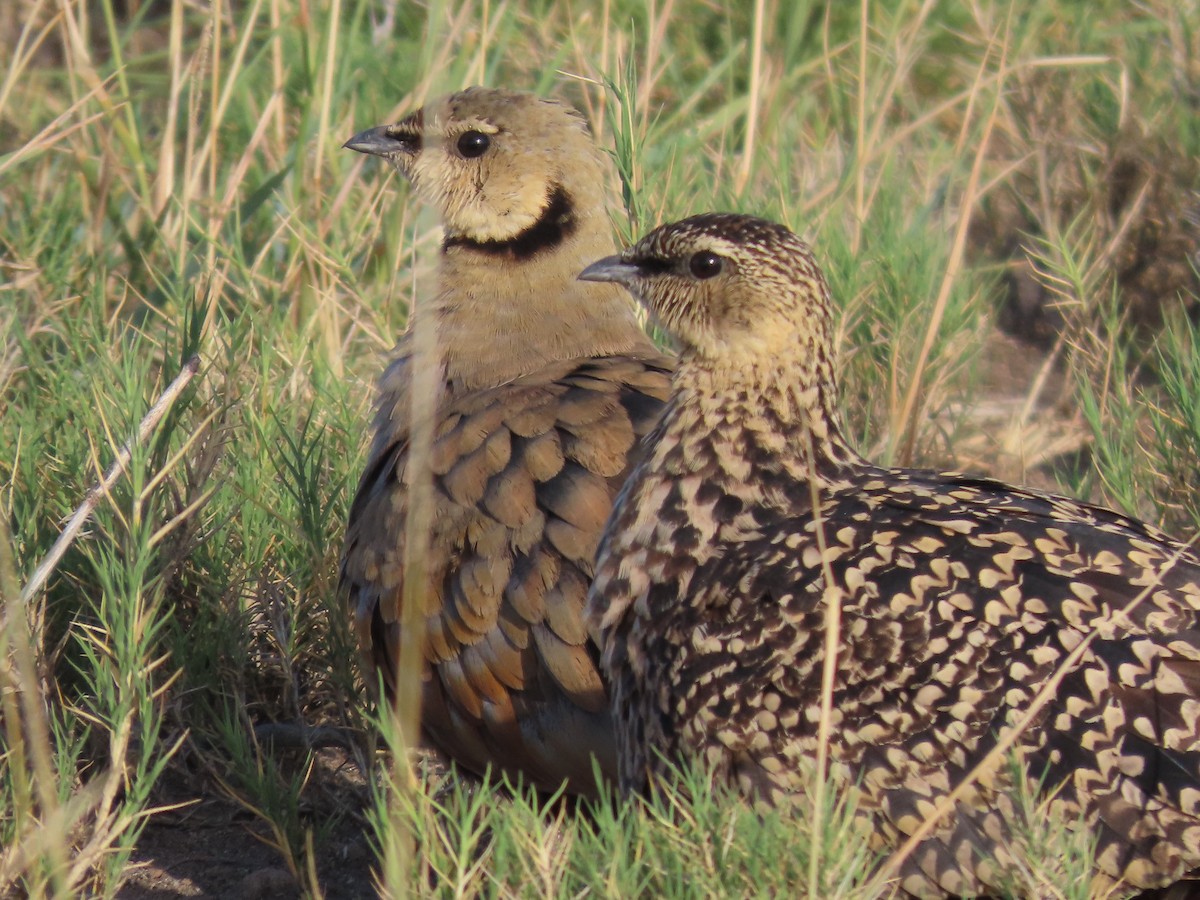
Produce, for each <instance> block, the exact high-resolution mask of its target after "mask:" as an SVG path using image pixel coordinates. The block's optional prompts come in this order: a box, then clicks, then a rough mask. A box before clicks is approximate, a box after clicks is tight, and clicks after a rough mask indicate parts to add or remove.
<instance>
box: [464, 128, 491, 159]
mask: <svg viewBox="0 0 1200 900" xmlns="http://www.w3.org/2000/svg"><path fill="white" fill-rule="evenodd" d="M491 143H492V140H491V138H489V137H488V136H487V135H486V134H484V133H483V132H482V131H464V132H463V133H462V134H461V135H459V138H458V152H459V153H461V154H462V155H463V156H465V157H466V158H467V159H475V158H476V157H479V156H483V154H485V153H487V148H488V146H489V145H490V144H491Z"/></svg>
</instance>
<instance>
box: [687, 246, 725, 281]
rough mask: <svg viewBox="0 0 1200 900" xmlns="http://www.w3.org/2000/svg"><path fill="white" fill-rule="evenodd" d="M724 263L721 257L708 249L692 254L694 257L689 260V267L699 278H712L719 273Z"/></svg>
mask: <svg viewBox="0 0 1200 900" xmlns="http://www.w3.org/2000/svg"><path fill="white" fill-rule="evenodd" d="M722 265H723V261H722V259H721V257H719V256H717V254H715V253H709V252H708V251H706V250H701V251H700V252H699V253H694V254H692V258H691V260H690V261H689V262H688V268H689V269H690V270H691V272H692V274H693V275H695V276H696V277H697V278H712V277H713V276H714V275H719V274H720V273H721V266H722Z"/></svg>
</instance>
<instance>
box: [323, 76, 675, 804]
mask: <svg viewBox="0 0 1200 900" xmlns="http://www.w3.org/2000/svg"><path fill="white" fill-rule="evenodd" d="M346 146H347V147H350V148H351V149H353V150H358V151H360V152H363V153H371V154H375V155H377V156H381V157H383V158H384V159H387V160H390V161H391V162H392V163H394V164H395V165H396V167H397V168H398V169H399V170H400V171H401V172H402V173H403V174H404V175H405V176H406V177H407V178H408V179H409V180H410V181H411V183H412V186H413V188H414V189H415V191H416V193H417V194H418V195H419V196H420V197H421V198H422V199H424V200H426V201H428V202H429V203H431V204H432V205H433V206H434V207H435V208H436V209H437V210H438V212H439V213H440V216H441V220H442V225H443V228H444V241H443V245H442V252H441V258H440V264H439V265H440V268H439V272H438V285H437V289H436V292H435V293H434V294H433V295H432V296H429V297H424V298H418V301H417V304H416V305H417V311H416V313H415V315H416V316H425V315H430V316H433V317H434V318H435V320H436V328H437V336H438V344H439V348H440V352H441V354H442V362H443V365H444V372H443V374H444V382H443V390H442V393H441V396H440V400H439V403H438V407H437V411H436V424H435V429H436V430H435V445H434V452H433V469H434V478H435V491H436V508H435V509H434V511H433V516H432V523H433V524H432V536H431V540H432V554H431V558H430V559H429V560H428V569H429V578H428V585H427V587H426V590H425V597H426V599H425V611H426V638H425V646H424V655H425V659H426V662H427V670H426V672H425V681H424V685H423V692H422V696H423V712H422V728H423V730H424V732H425V735H426V737H427V739H428V740H429V741H430V742H432V744H433V745H435V746H436V747H437V748H439V749H440V750H441V751H443V752H444V753H446V754H447V755H448V756H450V757H451V758H452V759H454V760H456V761H457V762H458V763H459V764H460V765H463V766H465V767H467V768H469V769H471V770H473V771H476V772H483V771H484V770H485V769H486V768H487V767H488V766H489V765H491V766H492V767H494V768H496V769H499V770H502V771H504V772H506V773H508V774H510V775H515V774H520V775H521V776H523V778H524V780H525V782H526V783H533V784H535V785H537V786H538V787H540V788H543V789H546V790H555V789H557V788H559V787H560V786H561V785H562V784H563V782H564V781H566V782H567V787H568V790H570V791H572V792H574V793H577V794H584V795H587V794H591V793H593V792H594V791H595V790H596V777H595V770H594V765H593V759H595V760H596V761H597V762H598V763H599V766H600V769H601V771H602V772H603V773H604V774H605V775H606V776H608V777H610V778H613V777H615V772H616V761H615V749H614V742H613V733H612V724H611V719H610V716H609V709H608V698H607V696H606V690H605V685H604V682H603V679H602V678H601V676H600V673H599V659H598V650H597V646H596V644H595V642H594V640H593V636H592V635H590V634H589V632H588V630H587V627H586V625H585V622H584V617H583V606H584V601H585V599H586V596H587V588H588V584H589V582H590V581H591V576H592V562H593V557H594V554H595V549H596V544H597V542H598V540H599V538H600V534H601V532H602V530H603V526H604V521H605V519H606V517H607V516H608V513H609V510H610V508H611V506H612V501H613V499H614V497H615V496H616V492H617V490H618V488H619V487H620V485H621V483H622V481H623V480H624V477H625V475H626V474H627V468H628V466H629V458H630V454H631V453H632V452H633V450H634V449H635V447H636V446H637V444H638V441H639V439H640V437H641V436H642V435H643V434H644V433H645V432H646V431H647V430H649V428H650V427H651V426H652V425H653V423H654V422H655V421H656V418H657V415H658V412H659V411H660V409H661V406H662V403H663V401H664V400H665V398H666V394H667V391H668V389H669V385H670V375H669V372H670V369H671V367H672V365H673V362H672V360H670V359H668V358H665V357H663V356H662V355H660V354H659V352H658V351H657V350H656V349H655V347H654V345H653V344H652V342H651V341H650V340H649V338H647V337H646V335H645V334H644V333H643V331H642V330H641V328H640V327H639V325H638V322H637V319H636V317H635V315H634V309H633V304H632V303H631V302H630V300H629V297H628V296H627V295H626V294H625V293H624V292H623V291H621V290H620V289H619V288H617V287H615V286H613V285H598V284H584V283H581V282H579V281H578V280H577V277H576V276H577V275H578V273H579V271H580V270H581V269H582V268H583V267H584V265H585V264H586V263H587V262H589V261H590V260H593V259H595V258H596V257H597V256H599V255H602V254H604V253H606V252H608V253H611V252H612V251H613V250H614V249H615V246H614V244H613V240H612V235H611V225H610V221H609V218H608V213H607V206H606V202H605V201H606V187H607V176H608V171H607V169H606V163H605V160H604V157H603V156H602V155H601V153H600V151H599V150H598V149H597V148H596V146H595V145H594V142H593V141H592V139H591V136H590V133H589V131H588V128H587V124H586V122H585V121H584V119H583V117H582V116H580V115H579V113H577V112H576V111H575V110H574V109H572V108H570V107H568V106H566V105H563V104H560V103H556V102H551V101H547V100H543V99H540V98H538V97H536V96H533V95H530V94H525V93H514V92H509V91H501V90H491V89H484V88H470V89H467V90H465V91H462V92H460V93H457V94H453V95H451V96H449V97H447V98H445V99H443V100H441V101H439V102H437V103H435V104H430V105H429V106H427V108H426V109H425V110H423V111H421V112H417V113H414V114H413V115H411V116H409V117H408V118H406V119H404V120H403V121H401V122H399V123H397V124H395V125H386V126H382V127H379V128H372V129H370V130H369V131H364V132H362V133H361V134H358V135H356V136H355V137H353V138H351V139H350V140H349V141H348V142H347V143H346ZM410 334H411V328H410V331H409V334H406V335H405V336H404V337H403V338H402V339H401V341H400V344H399V346H398V348H397V351H396V354H395V358H394V360H393V361H392V362H391V363H390V365H389V367H388V368H387V370H386V372H385V373H384V375H383V376H382V379H381V381H380V384H379V401H378V411H377V416H376V421H375V434H374V440H373V442H372V445H371V448H370V453H369V461H368V463H367V467H366V471H365V472H364V473H363V476H362V480H361V482H360V484H359V487H358V493H357V496H356V497H355V499H354V503H353V505H352V507H351V510H350V516H349V524H348V526H347V530H346V541H345V549H344V552H343V556H342V565H341V585H342V589H343V591H344V592H345V593H346V594H347V595H348V598H349V602H350V604H351V607H352V609H353V612H354V617H355V623H356V629H357V633H358V640H359V644H360V647H361V650H362V651H363V656H364V659H365V661H366V665H367V669H368V671H367V675H368V680H370V681H372V682H373V681H375V679H376V678H377V672H378V673H382V675H383V678H384V682H385V685H386V687H387V689H388V691H389V693H390V691H391V689H392V684H391V679H392V677H393V673H394V666H395V658H396V653H397V641H398V637H399V630H398V623H397V619H398V617H399V614H400V597H401V585H402V581H403V577H404V572H403V534H404V523H405V514H406V509H407V506H406V473H407V468H406V467H407V465H408V442H409V410H410V402H409V393H408V392H409V386H410V380H411V377H410V376H411V373H410V371H409V357H410V354H411V348H410V341H409V335H410Z"/></svg>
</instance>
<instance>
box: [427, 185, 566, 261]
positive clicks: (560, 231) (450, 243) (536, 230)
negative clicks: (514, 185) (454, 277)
mask: <svg viewBox="0 0 1200 900" xmlns="http://www.w3.org/2000/svg"><path fill="white" fill-rule="evenodd" d="M577 225H578V222H576V220H575V208H574V206H573V205H572V203H571V198H570V197H569V196H568V195H567V192H566V191H564V190H563V189H562V188H561V187H555V188H554V190H553V191H552V192H551V193H550V202H549V203H547V204H546V208H545V210H543V211H542V215H541V216H540V217H539V218H538V220H537V221H536V222H534V223H533V224H532V225H530V226H529V227H528V228H526V229H525V230H524V231H522V232H521V233H520V234H518V235H517V236H516V237H512V238H509V239H508V240H505V241H476V240H472V239H471V238H469V237H464V236H463V235H453V236H451V237H447V238H446V240H445V242H444V243H443V244H442V251H443V252H445V251H446V250H449V249H450V248H451V247H463V248H465V249H469V250H475V251H477V252H479V253H486V254H488V255H489V256H507V257H510V258H512V259H517V260H524V259H529V258H531V257H533V256H536V255H537V254H539V253H541V252H542V251H543V250H549V249H550V248H552V247H557V246H558V245H559V244H561V243H562V242H563V241H565V240H566V239H567V238H568V237H570V236H571V234H572V233H574V231H575V228H576V227H577Z"/></svg>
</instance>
